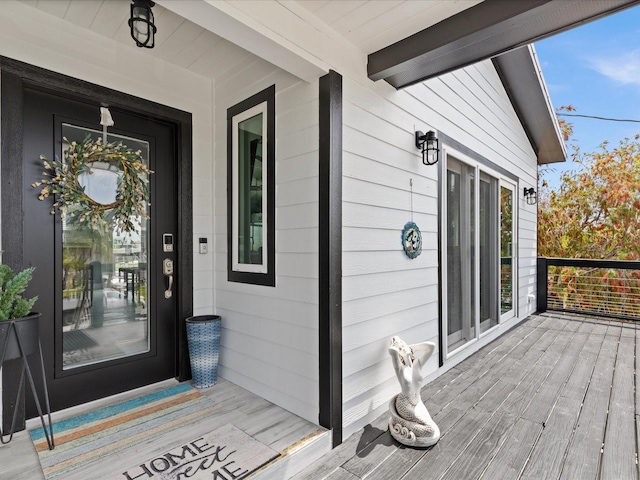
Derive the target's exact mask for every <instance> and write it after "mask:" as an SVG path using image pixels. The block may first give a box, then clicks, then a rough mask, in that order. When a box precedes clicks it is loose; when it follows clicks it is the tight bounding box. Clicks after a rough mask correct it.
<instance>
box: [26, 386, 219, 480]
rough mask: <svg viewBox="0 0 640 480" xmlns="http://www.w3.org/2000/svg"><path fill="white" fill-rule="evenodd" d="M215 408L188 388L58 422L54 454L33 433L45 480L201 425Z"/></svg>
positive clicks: (37, 431)
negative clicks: (169, 434)
mask: <svg viewBox="0 0 640 480" xmlns="http://www.w3.org/2000/svg"><path fill="white" fill-rule="evenodd" d="M215 409H216V405H214V404H213V402H212V401H211V399H209V398H208V397H206V396H204V395H202V394H201V393H200V392H198V391H197V390H195V389H194V388H193V387H191V386H190V385H187V384H182V385H176V386H175V387H170V388H167V389H165V390H161V391H158V392H155V393H152V394H149V395H144V396H141V397H138V398H134V399H132V400H128V401H126V402H122V403H118V404H116V405H113V406H110V407H105V408H101V409H99V410H95V411H93V412H90V413H86V414H84V415H79V416H77V417H73V418H69V419H67V420H62V421H59V422H55V423H54V424H53V431H54V435H55V445H56V447H55V449H54V450H49V449H48V446H47V441H46V438H45V435H44V431H43V430H42V428H38V429H35V430H31V431H30V432H29V433H30V434H31V440H32V441H33V444H34V445H35V448H36V450H37V452H38V456H39V458H40V464H41V466H42V471H43V472H44V475H45V478H46V479H47V480H48V479H50V478H56V477H61V478H65V474H68V473H69V472H71V471H73V470H74V469H76V468H79V467H81V466H84V465H86V464H88V463H91V462H94V461H96V460H98V459H100V458H102V457H104V456H106V455H110V454H112V453H115V452H119V451H120V450H124V449H126V448H128V447H130V446H131V445H135V444H136V443H140V442H142V441H143V440H148V439H150V438H154V437H157V436H159V435H162V434H164V433H166V432H169V431H171V430H173V429H174V428H177V427H180V426H183V425H185V424H189V423H193V422H196V421H197V420H200V419H202V418H204V417H206V416H208V415H210V414H211V412H212V411H213V410H215Z"/></svg>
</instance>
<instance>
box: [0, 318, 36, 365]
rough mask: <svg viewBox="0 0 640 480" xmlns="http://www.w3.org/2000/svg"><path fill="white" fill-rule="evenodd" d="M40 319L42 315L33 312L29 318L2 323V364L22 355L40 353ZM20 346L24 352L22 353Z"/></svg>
mask: <svg viewBox="0 0 640 480" xmlns="http://www.w3.org/2000/svg"><path fill="white" fill-rule="evenodd" d="M39 319H40V314H39V313H34V312H32V313H31V314H30V315H29V316H27V317H22V318H16V319H13V320H2V321H0V362H3V361H5V360H13V359H16V358H20V357H21V356H22V353H24V354H25V355H31V354H32V353H36V352H37V351H38V345H39V338H40V322H39ZM18 337H19V338H20V343H18ZM20 346H22V350H23V352H21V351H20Z"/></svg>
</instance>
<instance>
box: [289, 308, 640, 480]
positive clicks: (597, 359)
mask: <svg viewBox="0 0 640 480" xmlns="http://www.w3.org/2000/svg"><path fill="white" fill-rule="evenodd" d="M637 327H638V326H637V325H636V324H633V323H630V322H620V321H618V320H615V319H607V318H598V317H587V316H584V315H575V314H573V315H570V314H562V313H559V312H547V313H545V314H541V315H533V316H532V317H530V320H528V321H526V322H524V323H523V324H522V325H520V326H518V327H515V328H514V329H512V330H511V331H510V332H508V333H507V334H505V335H504V337H505V338H501V339H500V340H499V341H498V342H494V343H493V344H489V345H487V346H485V347H484V348H483V349H481V350H479V351H478V352H477V353H475V354H473V355H471V356H470V357H468V358H467V359H465V360H464V361H463V362H461V363H460V364H459V365H457V366H456V367H454V368H453V369H451V370H449V371H448V372H447V373H445V374H444V375H442V376H441V377H440V378H438V379H436V380H435V381H434V382H432V383H431V384H428V385H426V386H425V388H424V389H423V391H422V397H423V399H424V401H425V404H426V405H427V408H428V409H429V411H430V413H431V415H432V417H433V418H434V420H435V421H436V422H437V424H438V426H439V427H440V430H441V432H442V437H441V439H440V441H439V442H438V443H437V444H436V445H435V446H433V447H431V448H428V449H411V448H407V447H404V446H401V445H399V444H397V443H396V442H392V443H390V441H391V440H390V438H389V437H388V436H385V431H386V420H387V418H388V416H387V415H386V414H385V415H382V416H381V417H380V418H378V419H377V420H376V421H375V422H374V425H376V426H375V428H373V427H371V426H369V427H368V431H367V429H365V430H363V431H361V432H358V433H356V434H354V435H353V436H352V437H350V438H349V439H348V440H347V441H346V442H345V443H348V444H350V447H349V450H341V449H340V447H339V448H338V449H336V450H334V451H332V452H330V453H329V454H327V455H326V456H325V457H323V458H321V459H319V460H318V461H317V462H315V463H314V464H312V465H310V466H309V467H308V468H306V469H305V470H304V471H303V472H301V474H300V475H298V476H296V477H295V480H311V479H313V480H323V479H327V478H330V479H332V480H337V479H339V478H346V479H349V480H354V479H371V480H420V479H425V480H427V479H428V480H432V479H465V480H467V479H468V480H473V479H483V480H503V479H506V480H509V479H514V480H516V479H523V480H524V479H536V480H537V479H545V478H554V479H557V478H560V479H580V480H582V479H585V480H587V479H594V480H596V479H598V480H599V479H603V480H604V479H617V480H622V479H624V480H627V479H628V480H633V479H637V478H638V467H637V465H636V455H637V452H638V443H639V442H640V439H639V437H638V435H639V434H638V432H640V383H639V382H638V379H637V378H636V371H635V369H636V357H637V356H638V355H640V329H638V328H637ZM372 430H375V432H376V435H377V436H376V437H375V439H374V440H373V441H374V444H371V431H372ZM387 435H388V434H387ZM365 437H366V438H368V440H365V441H362V442H360V438H365ZM376 439H377V440H376ZM361 443H362V448H356V447H355V446H356V445H358V446H359V445H360V444H361ZM367 445H369V448H367ZM603 445H604V448H603ZM335 452H339V453H338V454H336V453H335ZM346 474H349V475H347V476H344V475H346Z"/></svg>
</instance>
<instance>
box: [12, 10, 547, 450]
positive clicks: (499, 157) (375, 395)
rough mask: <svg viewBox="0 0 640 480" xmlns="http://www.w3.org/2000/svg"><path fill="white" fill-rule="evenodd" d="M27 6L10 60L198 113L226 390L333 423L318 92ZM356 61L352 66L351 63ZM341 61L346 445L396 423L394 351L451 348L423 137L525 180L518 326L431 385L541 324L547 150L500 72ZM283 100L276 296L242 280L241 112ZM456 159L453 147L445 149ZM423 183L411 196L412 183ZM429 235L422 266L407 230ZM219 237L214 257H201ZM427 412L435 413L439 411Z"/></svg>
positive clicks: (261, 69)
mask: <svg viewBox="0 0 640 480" xmlns="http://www.w3.org/2000/svg"><path fill="white" fill-rule="evenodd" d="M68 25H69V24H68V23H67V22H65V21H63V20H60V19H58V18H55V17H52V16H49V15H46V14H44V13H42V12H40V11H38V10H36V9H33V8H30V7H28V6H27V5H24V4H22V3H19V2H11V3H9V2H8V3H7V5H6V6H5V5H3V7H2V12H1V14H0V55H5V56H7V57H10V58H14V59H16V60H21V61H24V62H27V63H30V64H33V65H37V66H41V67H44V68H47V69H50V70H54V71H57V72H60V73H63V74H66V75H70V76H73V77H76V78H80V79H83V80H86V81H89V82H93V83H97V84H100V85H104V86H106V87H109V88H113V89H115V90H119V91H122V92H126V93H129V94H132V95H136V96H139V97H142V98H146V99H149V100H152V101H155V102H158V103H162V104H165V105H169V106H171V107H175V108H179V109H181V110H185V111H188V112H191V113H192V114H193V172H194V176H193V192H194V197H193V209H194V212H193V215H194V218H193V220H194V221H193V224H194V232H193V233H194V240H195V243H196V245H194V247H193V248H194V272H193V280H194V314H208V313H217V314H219V315H221V316H222V319H223V332H222V348H221V357H220V370H219V374H220V375H221V377H223V378H225V379H228V380H230V381H232V382H234V383H236V384H238V385H240V386H242V387H244V388H246V389H248V390H250V391H252V392H254V393H256V394H259V395H261V396H263V397H264V398H265V399H267V400H269V401H272V402H274V403H276V404H278V405H280V406H283V407H284V408H287V409H288V410H290V411H292V412H294V413H296V414H298V415H300V416H301V417H303V418H305V419H307V420H309V421H312V422H317V421H318V410H319V405H318V402H319V400H318V399H319V391H318V389H319V379H318V367H319V365H318V323H319V319H318V303H319V299H318V247H319V246H318V228H319V225H318V206H319V205H318V201H319V200H318V199H319V197H318V107H319V105H318V81H313V82H311V83H306V82H303V81H301V80H299V79H297V78H295V77H293V76H291V75H290V74H288V73H286V72H284V71H283V70H280V69H279V68H277V67H275V66H273V65H272V64H270V63H268V62H266V61H264V60H261V59H259V58H257V57H255V56H253V55H252V54H250V53H248V52H246V51H244V50H242V49H240V48H238V47H235V46H233V45H231V44H229V43H228V42H224V43H223V44H222V45H220V46H219V48H222V49H224V54H223V55H221V56H220V58H221V59H222V61H221V62H220V65H218V66H217V67H216V72H215V78H213V79H211V78H205V77H202V76H199V75H196V74H193V73H190V72H187V71H186V70H183V69H180V68H178V67H175V66H173V65H170V64H168V63H166V62H163V61H161V60H158V59H156V58H155V57H153V55H149V54H148V53H147V52H143V51H140V50H137V49H135V48H132V47H124V46H123V45H121V44H118V43H117V42H114V41H112V40H108V39H106V38H104V37H102V36H100V35H97V34H94V33H91V32H90V31H88V30H84V29H70V28H68ZM347 53H348V54H347ZM347 53H343V52H339V53H334V58H332V59H327V62H328V63H330V64H331V65H332V66H333V67H334V68H335V69H336V70H337V71H338V73H340V74H342V75H343V118H344V124H343V188H342V192H343V204H342V210H343V212H342V214H343V245H342V250H343V253H342V260H343V262H342V265H343V284H342V289H343V291H342V298H343V306H342V308H343V312H342V321H343V372H342V376H343V437H344V438H346V437H348V436H349V435H350V434H351V433H353V432H354V431H356V430H357V429H359V428H361V427H362V426H364V425H365V424H367V423H368V422H370V421H371V420H373V419H374V418H375V417H376V416H378V415H380V414H382V413H384V411H385V410H386V408H387V403H388V401H389V399H390V398H391V397H392V396H393V395H394V394H396V393H397V392H398V390H399V387H398V384H397V380H396V378H395V375H394V372H393V368H392V366H391V362H390V360H389V355H388V353H387V346H388V343H389V339H390V338H391V336H393V335H399V336H401V337H402V338H403V339H404V340H405V341H407V342H408V343H416V342H422V341H433V342H435V343H436V345H439V337H438V335H439V328H440V324H439V322H440V321H439V317H438V307H439V305H438V302H439V297H438V264H439V256H438V224H439V219H438V201H439V200H438V192H439V183H438V171H439V169H440V168H441V164H440V165H435V166H431V167H427V166H424V165H423V164H422V163H421V161H420V156H419V152H418V150H417V149H416V148H415V145H414V131H415V130H422V131H428V130H429V129H433V130H436V131H439V132H441V133H443V134H446V135H447V136H448V137H450V138H452V139H454V140H455V141H456V142H458V143H459V144H460V145H463V146H464V147H465V148H467V149H469V150H471V151H473V152H475V153H476V154H478V155H480V156H482V157H484V158H486V159H488V160H489V161H491V162H493V163H494V164H496V165H499V166H501V167H503V168H505V169H507V170H508V171H510V172H512V173H513V174H514V175H516V176H517V177H518V179H519V183H518V186H517V189H516V198H517V205H518V222H519V224H518V225H519V227H518V231H517V235H518V241H517V243H518V245H517V248H518V258H519V263H518V283H517V286H518V301H517V308H518V310H517V314H516V318H514V319H513V320H510V321H508V322H506V323H505V324H501V325H500V326H498V327H497V328H496V329H494V330H492V331H491V333H489V334H488V335H486V336H484V337H483V338H482V339H481V340H480V341H479V342H477V343H475V344H474V345H471V346H469V347H468V348H466V349H465V350H464V351H463V352H461V353H460V354H459V355H457V356H456V357H454V358H452V359H450V360H449V361H448V362H447V363H446V364H445V365H444V366H443V367H439V362H438V353H436V354H434V355H433V356H432V357H431V359H430V360H429V363H428V365H427V367H426V370H427V371H428V373H429V377H430V378H431V379H433V378H435V377H437V376H438V375H440V374H441V373H443V372H444V371H446V370H447V369H448V368H451V367H452V366H453V365H455V364H456V363H457V362H459V361H461V360H462V359H463V358H465V357H466V356H468V355H469V354H471V353H472V352H473V351H475V350H477V349H478V348H480V347H481V346H483V345H485V344H486V343H488V342H489V341H491V340H492V339H494V338H496V337H497V336H498V335H500V334H501V333H503V332H504V331H505V330H506V329H508V328H510V327H512V326H514V325H516V324H517V323H518V322H519V321H520V320H522V319H523V318H525V317H526V315H527V314H528V313H530V312H532V311H533V310H534V306H535V302H534V301H531V298H530V295H532V294H535V257H536V220H537V218H536V210H535V206H528V205H525V203H524V201H523V199H522V198H521V195H520V194H519V192H521V187H522V186H532V185H535V184H536V172H537V164H536V157H535V152H534V151H533V150H532V147H531V145H530V143H529V141H528V139H527V137H526V134H525V133H524V131H523V129H522V126H521V124H520V121H519V120H518V117H517V115H516V113H515V112H514V110H513V108H512V106H511V104H510V102H509V99H508V97H507V95H506V92H505V91H504V88H503V86H502V83H501V82H500V79H499V78H498V76H497V74H496V72H495V69H494V68H493V66H492V64H491V62H490V61H486V62H482V63H479V64H477V65H473V66H470V67H467V68H465V69H463V70H460V71H457V72H454V73H449V74H447V75H444V76H442V77H440V78H437V79H433V80H430V81H428V82H425V83H420V84H417V85H414V86H412V87H409V88H407V89H405V90H403V91H396V90H395V89H394V88H392V87H391V86H390V85H388V84H387V83H385V82H375V83H374V82H371V81H370V80H369V79H368V78H367V77H366V70H365V68H364V65H362V64H359V63H356V62H351V61H350V59H351V58H352V57H353V56H354V55H352V54H353V52H347ZM271 85H275V87H276V215H275V216H276V218H275V227H276V286H275V287H264V286H256V285H248V284H242V283H236V282H229V281H228V280H227V146H226V135H227V131H226V129H227V122H226V112H227V109H228V108H229V107H231V106H233V105H235V104H237V103H239V102H241V101H242V100H244V99H246V98H248V97H250V96H251V95H253V94H255V93H257V92H259V91H261V90H263V89H265V88H267V87H269V86H271ZM442 146H443V147H444V148H446V147H447V145H446V144H445V145H442ZM410 182H412V185H410ZM410 220H413V221H415V222H416V223H417V224H418V225H419V226H420V228H421V230H422V234H423V252H422V254H421V255H420V256H419V257H418V258H416V259H414V260H409V259H408V258H407V257H406V256H405V255H404V253H403V251H402V247H401V243H400V232H401V230H402V228H403V226H404V224H405V223H406V222H408V221H410ZM200 237H206V238H208V239H209V241H210V243H211V244H212V248H211V249H210V253H209V254H206V255H201V254H199V253H198V252H197V241H198V238H200ZM427 406H428V405H427Z"/></svg>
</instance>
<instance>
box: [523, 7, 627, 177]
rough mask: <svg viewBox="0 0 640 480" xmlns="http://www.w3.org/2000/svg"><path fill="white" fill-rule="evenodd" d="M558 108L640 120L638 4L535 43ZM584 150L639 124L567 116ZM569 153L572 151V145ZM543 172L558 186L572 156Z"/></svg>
mask: <svg viewBox="0 0 640 480" xmlns="http://www.w3.org/2000/svg"><path fill="white" fill-rule="evenodd" d="M535 47H536V50H537V52H538V58H539V60H540V64H541V65H542V73H543V76H544V79H545V82H546V84H547V88H548V90H549V95H550V96H551V102H552V104H553V106H554V108H558V107H560V106H562V105H573V106H574V107H575V108H576V109H577V111H576V112H567V113H577V114H581V115H593V116H599V117H608V118H619V119H633V120H638V121H640V7H634V8H630V9H627V10H624V11H622V12H620V13H617V14H615V15H610V16H608V17H605V18H603V19H600V20H596V21H594V22H591V23H588V24H586V25H583V26H580V27H577V28H574V29H572V30H569V31H567V32H564V33H560V34H558V35H555V36H553V37H550V38H547V39H545V40H542V41H540V42H536V43H535ZM563 118H564V119H565V120H567V121H569V122H572V123H573V126H574V135H573V138H572V142H570V143H576V144H577V145H579V146H580V150H581V151H582V152H594V151H597V150H598V147H599V145H600V144H601V143H602V142H603V141H605V140H606V141H608V142H609V145H610V146H615V145H617V144H618V143H619V141H620V140H621V139H624V138H625V137H628V138H633V136H635V135H636V134H639V133H640V123H628V122H624V123H623V122H611V121H602V120H595V119H587V118H577V117H573V118H571V117H563ZM568 153H569V154H570V153H571V149H568ZM552 168H553V170H554V171H553V172H550V173H548V174H546V175H545V178H547V179H548V180H549V183H550V185H551V187H552V188H553V187H557V185H558V184H559V181H558V178H559V174H560V172H562V171H564V170H567V169H569V170H571V169H574V168H575V166H574V165H572V163H571V160H570V159H568V160H567V162H565V163H564V164H555V165H553V166H552Z"/></svg>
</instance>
